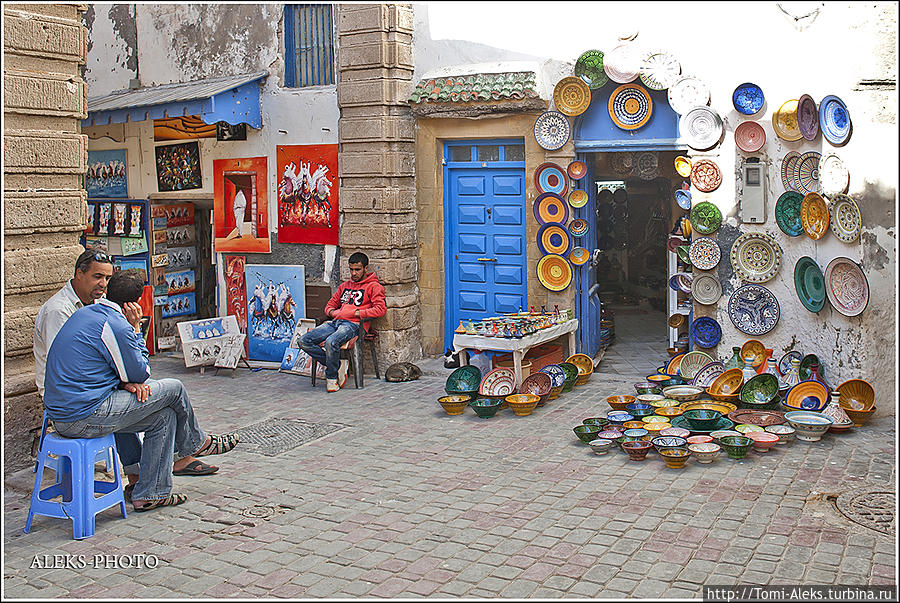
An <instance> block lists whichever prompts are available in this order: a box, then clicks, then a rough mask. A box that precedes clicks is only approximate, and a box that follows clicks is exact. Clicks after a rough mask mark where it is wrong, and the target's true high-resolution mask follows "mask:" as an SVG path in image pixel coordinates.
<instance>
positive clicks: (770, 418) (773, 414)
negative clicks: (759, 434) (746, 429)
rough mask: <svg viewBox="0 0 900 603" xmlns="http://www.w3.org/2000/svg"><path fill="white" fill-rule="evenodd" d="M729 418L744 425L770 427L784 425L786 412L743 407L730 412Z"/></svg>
mask: <svg viewBox="0 0 900 603" xmlns="http://www.w3.org/2000/svg"><path fill="white" fill-rule="evenodd" d="M728 418H729V419H731V420H732V421H734V422H735V423H739V424H744V425H759V426H760V427H768V426H769V425H782V424H783V423H784V422H785V419H784V413H783V412H780V411H777V410H755V409H752V408H742V409H741V410H735V411H732V412H730V413H728Z"/></svg>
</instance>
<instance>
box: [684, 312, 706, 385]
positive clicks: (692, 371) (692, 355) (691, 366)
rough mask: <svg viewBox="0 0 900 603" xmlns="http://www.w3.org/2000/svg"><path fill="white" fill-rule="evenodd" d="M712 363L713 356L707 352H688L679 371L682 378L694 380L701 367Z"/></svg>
mask: <svg viewBox="0 0 900 603" xmlns="http://www.w3.org/2000/svg"><path fill="white" fill-rule="evenodd" d="M694 322H695V323H696V322H697V321H696V320H695V321H694ZM692 328H693V327H692ZM712 361H713V359H712V356H710V355H709V354H707V353H706V352H699V351H694V352H688V353H687V354H685V355H684V357H683V358H682V359H681V366H680V367H679V371H680V372H681V376H682V377H684V378H685V379H693V378H694V376H695V375H696V374H697V371H698V370H700V368H701V367H704V366H706V365H707V364H709V363H710V362H712Z"/></svg>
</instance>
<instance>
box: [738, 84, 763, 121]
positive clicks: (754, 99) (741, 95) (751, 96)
mask: <svg viewBox="0 0 900 603" xmlns="http://www.w3.org/2000/svg"><path fill="white" fill-rule="evenodd" d="M731 102H732V104H733V105H734V109H735V110H736V111H737V112H738V113H741V114H742V115H753V114H755V113H759V110H760V109H762V108H763V105H764V104H765V102H766V97H765V95H763V91H762V88H760V87H759V86H757V85H756V84H751V83H750V82H747V83H744V84H741V85H740V86H738V87H737V88H735V89H734V94H732V95H731Z"/></svg>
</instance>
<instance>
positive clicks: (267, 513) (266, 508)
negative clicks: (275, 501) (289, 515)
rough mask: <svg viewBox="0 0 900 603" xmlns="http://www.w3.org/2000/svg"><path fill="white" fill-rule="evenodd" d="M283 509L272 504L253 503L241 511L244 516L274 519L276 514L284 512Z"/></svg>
mask: <svg viewBox="0 0 900 603" xmlns="http://www.w3.org/2000/svg"><path fill="white" fill-rule="evenodd" d="M283 512H284V511H282V510H281V509H278V508H276V507H273V506H272V505H253V506H252V507H247V508H246V509H244V510H243V511H241V515H243V516H244V517H252V518H253V519H272V518H273V517H275V516H276V515H279V514H281V513H283Z"/></svg>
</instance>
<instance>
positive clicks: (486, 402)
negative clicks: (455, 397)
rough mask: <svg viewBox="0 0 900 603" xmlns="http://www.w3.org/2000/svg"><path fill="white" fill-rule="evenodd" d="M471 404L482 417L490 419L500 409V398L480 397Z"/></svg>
mask: <svg viewBox="0 0 900 603" xmlns="http://www.w3.org/2000/svg"><path fill="white" fill-rule="evenodd" d="M469 406H470V407H471V408H472V410H473V411H475V414H476V415H478V416H479V417H481V418H482V419H490V418H491V417H493V416H494V415H495V414H497V411H498V410H500V400H498V399H497V398H478V399H476V400H472V401H471V402H469Z"/></svg>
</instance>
